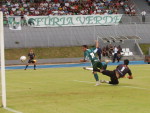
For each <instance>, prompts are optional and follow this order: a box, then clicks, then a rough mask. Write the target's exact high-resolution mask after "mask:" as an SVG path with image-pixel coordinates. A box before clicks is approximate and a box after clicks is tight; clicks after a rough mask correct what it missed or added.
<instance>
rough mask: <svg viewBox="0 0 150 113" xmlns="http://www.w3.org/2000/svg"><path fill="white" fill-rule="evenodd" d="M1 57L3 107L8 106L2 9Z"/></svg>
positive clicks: (0, 28) (0, 15) (0, 23)
mask: <svg viewBox="0 0 150 113" xmlns="http://www.w3.org/2000/svg"><path fill="white" fill-rule="evenodd" d="M0 57H1V61H0V62H1V90H2V107H4V108H6V80H5V55H4V25H3V12H1V11H0Z"/></svg>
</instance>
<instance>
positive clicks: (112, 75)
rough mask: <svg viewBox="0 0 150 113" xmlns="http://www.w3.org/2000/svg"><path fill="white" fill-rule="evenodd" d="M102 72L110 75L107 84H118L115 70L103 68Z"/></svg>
mask: <svg viewBox="0 0 150 113" xmlns="http://www.w3.org/2000/svg"><path fill="white" fill-rule="evenodd" d="M102 73H103V74H104V75H107V76H109V77H110V81H109V84H114V85H115V84H119V81H118V78H117V76H116V71H109V70H104V71H103V72H102Z"/></svg>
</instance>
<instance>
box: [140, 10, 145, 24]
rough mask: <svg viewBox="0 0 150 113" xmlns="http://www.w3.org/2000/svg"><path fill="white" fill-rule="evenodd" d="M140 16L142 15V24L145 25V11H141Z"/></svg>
mask: <svg viewBox="0 0 150 113" xmlns="http://www.w3.org/2000/svg"><path fill="white" fill-rule="evenodd" d="M141 15H142V22H143V23H145V15H146V11H144V10H143V11H142V12H141Z"/></svg>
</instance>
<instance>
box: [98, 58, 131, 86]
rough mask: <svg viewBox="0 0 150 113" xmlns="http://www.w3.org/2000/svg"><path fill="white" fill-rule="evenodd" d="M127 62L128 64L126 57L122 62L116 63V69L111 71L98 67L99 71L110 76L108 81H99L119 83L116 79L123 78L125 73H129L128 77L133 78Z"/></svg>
mask: <svg viewBox="0 0 150 113" xmlns="http://www.w3.org/2000/svg"><path fill="white" fill-rule="evenodd" d="M128 64H129V60H128V59H126V60H124V64H120V65H118V66H117V67H116V69H115V70H113V71H109V70H102V69H100V70H99V72H100V73H102V74H104V75H106V76H109V77H110V81H105V80H102V81H101V82H102V83H108V84H113V85H117V84H119V81H118V79H119V78H124V77H125V75H126V74H127V73H128V74H129V76H128V79H133V76H132V72H131V70H130V69H129V67H128Z"/></svg>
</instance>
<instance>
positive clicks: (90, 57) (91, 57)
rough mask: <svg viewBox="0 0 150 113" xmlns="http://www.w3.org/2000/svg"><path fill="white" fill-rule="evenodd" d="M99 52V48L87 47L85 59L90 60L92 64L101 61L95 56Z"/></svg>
mask: <svg viewBox="0 0 150 113" xmlns="http://www.w3.org/2000/svg"><path fill="white" fill-rule="evenodd" d="M96 52H97V48H91V49H87V50H86V51H85V52H84V60H90V61H91V63H92V65H93V64H94V63H95V62H97V61H99V60H98V58H97V57H96V56H95V53H96Z"/></svg>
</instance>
